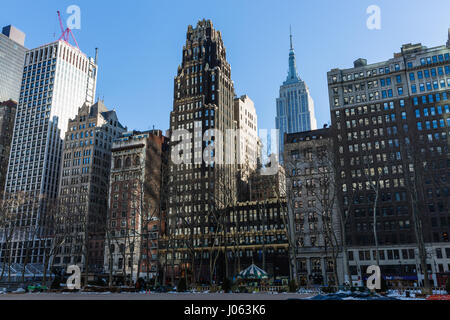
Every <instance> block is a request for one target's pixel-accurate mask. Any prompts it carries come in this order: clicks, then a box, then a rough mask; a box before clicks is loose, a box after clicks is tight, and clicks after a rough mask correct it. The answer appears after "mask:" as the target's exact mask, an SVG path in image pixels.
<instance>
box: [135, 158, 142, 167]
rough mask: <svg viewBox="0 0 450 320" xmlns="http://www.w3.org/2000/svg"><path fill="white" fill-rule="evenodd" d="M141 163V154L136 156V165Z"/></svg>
mask: <svg viewBox="0 0 450 320" xmlns="http://www.w3.org/2000/svg"><path fill="white" fill-rule="evenodd" d="M140 164H141V158H140V157H139V156H136V158H134V165H135V166H139V165H140Z"/></svg>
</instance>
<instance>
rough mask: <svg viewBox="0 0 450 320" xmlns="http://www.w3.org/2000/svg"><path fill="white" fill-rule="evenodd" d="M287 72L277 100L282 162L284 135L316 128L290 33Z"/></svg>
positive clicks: (312, 106)
mask: <svg viewBox="0 0 450 320" xmlns="http://www.w3.org/2000/svg"><path fill="white" fill-rule="evenodd" d="M290 40H291V49H290V52H289V71H288V76H287V79H286V81H285V82H284V83H283V85H282V86H281V87H280V97H279V98H278V99H277V117H276V128H277V129H278V130H280V137H279V146H278V147H279V155H280V160H281V161H282V158H283V157H282V155H283V150H284V134H285V133H295V132H303V131H310V130H314V129H316V128H317V124H316V118H315V116H314V101H313V99H312V97H311V94H310V92H309V88H308V86H307V85H306V83H305V82H304V81H303V80H302V79H301V78H300V76H299V75H298V72H297V64H296V59H295V52H294V47H293V44H292V33H291V36H290Z"/></svg>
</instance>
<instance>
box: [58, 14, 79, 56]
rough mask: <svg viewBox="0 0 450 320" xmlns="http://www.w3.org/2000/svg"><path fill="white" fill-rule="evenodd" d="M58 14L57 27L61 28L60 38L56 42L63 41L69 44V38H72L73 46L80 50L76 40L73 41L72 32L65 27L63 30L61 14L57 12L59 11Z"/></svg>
mask: <svg viewBox="0 0 450 320" xmlns="http://www.w3.org/2000/svg"><path fill="white" fill-rule="evenodd" d="M57 13H58V19H59V26H60V27H61V32H62V34H61V37H59V39H58V40H64V41H65V42H67V43H68V44H70V43H69V37H70V36H72V39H73V41H74V42H75V45H76V46H77V48H78V50H80V47H79V46H78V42H77V39H75V36H74V35H73V32H72V30H71V29H70V28H69V27H67V28H66V29H64V25H63V22H62V19H61V12H59V10H58V11H57Z"/></svg>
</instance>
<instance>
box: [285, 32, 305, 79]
mask: <svg viewBox="0 0 450 320" xmlns="http://www.w3.org/2000/svg"><path fill="white" fill-rule="evenodd" d="M289 37H290V42H291V48H290V51H289V72H288V76H287V79H286V82H285V83H293V82H298V81H300V80H301V79H300V77H299V75H298V72H297V64H296V61H295V52H294V46H293V44H292V29H291V27H289Z"/></svg>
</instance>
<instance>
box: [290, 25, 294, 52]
mask: <svg viewBox="0 0 450 320" xmlns="http://www.w3.org/2000/svg"><path fill="white" fill-rule="evenodd" d="M289 37H290V39H291V50H294V46H293V45H292V26H291V25H289Z"/></svg>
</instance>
